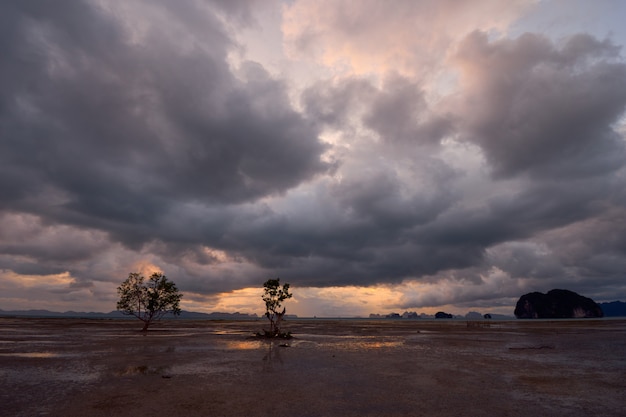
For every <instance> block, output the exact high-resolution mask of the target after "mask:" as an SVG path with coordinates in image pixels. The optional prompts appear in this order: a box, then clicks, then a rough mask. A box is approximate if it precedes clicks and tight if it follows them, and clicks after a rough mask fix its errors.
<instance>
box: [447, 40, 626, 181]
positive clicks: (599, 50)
mask: <svg viewBox="0 0 626 417" xmlns="http://www.w3.org/2000/svg"><path fill="white" fill-rule="evenodd" d="M618 51H619V48H617V47H616V46H614V45H612V44H611V43H610V42H608V41H603V42H601V41H598V40H596V39H595V38H592V37H591V36H589V35H583V34H581V35H576V36H573V37H571V38H570V39H569V40H567V41H565V42H564V44H563V45H561V46H560V47H559V45H555V44H553V43H552V42H551V41H550V40H548V39H547V38H545V37H543V36H541V35H535V34H525V35H523V36H521V37H519V38H517V39H514V40H510V39H505V40H501V41H495V42H489V40H488V38H487V35H486V34H485V33H481V32H475V33H473V34H471V35H470V36H468V37H467V38H466V39H465V41H464V42H463V43H462V44H461V45H460V46H459V55H458V60H459V62H460V64H461V66H462V69H463V72H464V75H465V78H466V79H465V92H464V94H463V102H464V108H463V114H462V115H460V116H461V119H462V120H463V121H464V124H463V127H462V129H463V131H462V132H461V136H462V137H463V138H465V139H467V140H470V141H472V142H474V143H476V144H478V145H479V146H480V147H481V148H482V149H483V151H484V152H485V155H486V156H487V159H488V161H489V164H490V165H491V168H492V169H493V173H494V175H496V176H497V177H512V176H515V175H517V174H522V173H529V174H530V175H532V176H534V177H538V178H563V177H565V178H569V177H581V176H582V177H588V176H594V175H604V174H607V173H609V172H611V171H614V170H616V169H618V168H619V167H621V166H622V165H623V163H624V141H623V140H622V138H621V137H620V136H619V135H618V134H617V133H616V132H615V131H614V129H613V126H612V124H613V123H614V122H616V121H617V120H618V118H619V117H620V116H621V115H622V114H623V112H624V108H625V106H626V64H624V63H623V62H622V61H620V60H619V59H618Z"/></svg>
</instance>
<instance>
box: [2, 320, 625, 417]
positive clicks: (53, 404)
mask: <svg viewBox="0 0 626 417" xmlns="http://www.w3.org/2000/svg"><path fill="white" fill-rule="evenodd" d="M140 324H141V323H140V322H139V321H132V320H79V319H32V318H29V319H22V318H17V319H16V318H0V380H1V381H2V390H1V391H0V415H1V416H2V417H4V416H28V417H31V416H63V417H71V416H80V417H85V416H94V417H98V416H133V417H143V416H156V415H159V416H455V417H458V416H473V417H476V416H524V417H527V416H574V415H578V416H623V415H624V413H625V411H624V410H626V320H571V321H570V320H567V321H495V320H494V321H490V322H486V321H476V322H467V321H457V320H454V321H449V320H433V321H426V320H394V321H392V320H388V321H382V320H381V321H369V320H333V321H330V320H291V321H288V322H287V323H285V330H290V331H291V332H293V333H294V335H295V338H294V339H292V340H290V341H288V346H281V344H284V343H285V342H284V341H282V342H275V343H271V342H267V341H264V340H257V339H255V338H253V337H251V335H252V334H253V333H254V332H256V331H258V330H260V329H261V328H262V327H263V326H264V325H265V323H264V322H263V321H249V322H248V321H247V322H239V321H183V320H168V321H162V322H159V323H156V324H155V325H154V326H153V327H152V328H151V330H150V332H149V333H148V335H147V336H142V335H141V333H140V332H138V329H140V328H141V326H140Z"/></svg>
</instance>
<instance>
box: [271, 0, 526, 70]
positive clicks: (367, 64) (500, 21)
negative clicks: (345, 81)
mask: <svg viewBox="0 0 626 417" xmlns="http://www.w3.org/2000/svg"><path fill="white" fill-rule="evenodd" d="M533 3H534V2H529V1H509V2H506V3H503V2H498V1H492V0H487V1H474V2H471V3H459V2H456V1H447V0H446V1H420V2H415V1H410V0H409V1H397V2H394V4H393V5H392V6H390V5H389V4H386V3H384V2H380V1H376V0H366V1H360V2H349V1H339V2H337V1H316V2H307V1H295V2H293V3H292V4H290V5H289V6H285V12H284V16H285V17H284V21H283V32H284V34H285V35H284V36H285V43H286V48H287V51H288V53H290V54H291V56H296V57H304V56H306V58H307V59H312V60H316V61H320V62H323V63H324V64H325V65H327V66H330V67H334V69H335V70H337V67H339V68H340V69H344V71H345V72H348V73H352V74H357V75H365V74H368V73H374V74H378V73H385V72H387V71H389V70H393V71H397V72H399V73H401V74H404V75H425V74H429V75H431V76H432V75H434V74H436V72H437V70H438V68H437V67H438V66H439V64H440V63H441V61H442V60H444V59H445V57H446V54H447V52H448V48H449V47H450V46H451V45H453V44H454V43H455V40H456V39H458V38H459V37H463V36H465V35H466V34H467V33H469V32H471V31H473V30H476V29H480V30H485V31H489V30H494V31H500V32H501V31H504V30H505V29H506V28H507V26H508V24H509V23H510V22H511V21H513V20H514V19H515V18H516V17H517V16H519V13H520V12H521V11H523V10H525V9H527V8H529V7H531V6H532V5H533Z"/></svg>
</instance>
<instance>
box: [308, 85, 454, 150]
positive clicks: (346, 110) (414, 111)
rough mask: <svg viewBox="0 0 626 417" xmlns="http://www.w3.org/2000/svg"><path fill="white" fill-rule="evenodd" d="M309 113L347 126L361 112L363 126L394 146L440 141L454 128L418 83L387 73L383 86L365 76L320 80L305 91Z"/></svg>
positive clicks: (322, 120) (318, 119)
mask: <svg viewBox="0 0 626 417" xmlns="http://www.w3.org/2000/svg"><path fill="white" fill-rule="evenodd" d="M302 103H303V105H304V107H305V110H306V113H307V114H308V115H309V116H310V117H312V118H313V119H314V120H316V121H318V122H322V123H324V124H327V125H330V126H334V127H341V128H344V129H345V128H346V127H347V126H349V125H350V124H351V122H353V120H351V118H354V116H355V115H358V116H359V118H360V119H361V121H362V123H363V126H365V127H367V128H369V129H371V130H372V131H374V132H376V133H377V134H378V135H379V136H380V138H381V139H382V140H384V141H387V142H390V143H392V144H395V145H399V144H403V143H405V144H406V143H409V144H412V145H428V144H437V143H439V142H440V140H441V139H442V138H443V137H444V136H445V135H447V134H448V133H450V132H451V131H452V119H451V117H450V116H449V115H445V116H442V115H438V114H436V113H435V112H434V111H433V109H431V108H429V106H428V104H427V102H426V99H425V93H424V91H423V90H422V88H421V87H420V86H419V84H418V83H416V82H415V81H412V80H409V79H407V78H405V77H402V76H400V75H397V74H388V75H387V76H386V77H385V80H384V83H383V85H382V87H381V88H377V87H375V86H374V85H372V84H371V83H370V82H368V81H366V80H362V79H355V78H347V79H342V80H339V81H334V82H324V81H320V82H318V83H316V84H315V85H314V86H313V87H311V88H309V89H308V90H306V91H304V93H303V94H302Z"/></svg>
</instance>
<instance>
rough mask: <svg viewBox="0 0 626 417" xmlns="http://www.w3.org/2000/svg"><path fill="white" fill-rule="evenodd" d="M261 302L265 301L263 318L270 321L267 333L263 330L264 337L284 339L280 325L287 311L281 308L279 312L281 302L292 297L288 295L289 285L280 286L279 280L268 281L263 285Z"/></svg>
mask: <svg viewBox="0 0 626 417" xmlns="http://www.w3.org/2000/svg"><path fill="white" fill-rule="evenodd" d="M263 289H264V293H263V296H262V298H263V301H265V317H267V318H268V320H269V321H270V330H269V332H268V331H267V330H265V336H267V337H285V336H287V335H284V334H282V333H281V332H280V323H281V321H282V319H283V316H284V315H285V312H286V311H287V310H286V309H285V307H283V311H280V308H281V307H282V303H283V301H285V300H287V299H289V298H291V297H292V295H293V294H290V293H289V284H284V285H282V286H281V285H280V278H276V279H268V280H267V281H265V283H264V284H263Z"/></svg>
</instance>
